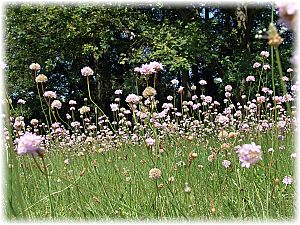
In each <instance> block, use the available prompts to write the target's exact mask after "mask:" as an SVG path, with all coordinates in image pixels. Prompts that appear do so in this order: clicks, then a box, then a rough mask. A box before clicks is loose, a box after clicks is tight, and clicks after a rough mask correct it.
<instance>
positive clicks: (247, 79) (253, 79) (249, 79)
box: [246, 76, 255, 82]
mask: <svg viewBox="0 0 300 225" xmlns="http://www.w3.org/2000/svg"><path fill="white" fill-rule="evenodd" d="M246 81H247V82H250V81H251V82H253V81H255V77H254V76H248V77H247V78H246Z"/></svg>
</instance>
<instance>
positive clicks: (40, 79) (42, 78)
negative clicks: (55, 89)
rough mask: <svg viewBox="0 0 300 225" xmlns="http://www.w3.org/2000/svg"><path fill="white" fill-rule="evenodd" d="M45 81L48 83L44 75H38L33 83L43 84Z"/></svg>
mask: <svg viewBox="0 0 300 225" xmlns="http://www.w3.org/2000/svg"><path fill="white" fill-rule="evenodd" d="M46 81H48V77H46V76H45V75H44V74H39V75H38V76H37V77H36V78H35V82H37V83H45V82H46Z"/></svg>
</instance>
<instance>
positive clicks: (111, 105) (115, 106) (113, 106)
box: [110, 103, 119, 112]
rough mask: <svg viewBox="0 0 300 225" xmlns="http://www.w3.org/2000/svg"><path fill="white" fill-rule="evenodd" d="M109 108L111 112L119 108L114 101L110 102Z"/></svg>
mask: <svg viewBox="0 0 300 225" xmlns="http://www.w3.org/2000/svg"><path fill="white" fill-rule="evenodd" d="M110 108H111V111H112V112H116V111H117V110H119V105H118V104H116V103H111V104H110Z"/></svg>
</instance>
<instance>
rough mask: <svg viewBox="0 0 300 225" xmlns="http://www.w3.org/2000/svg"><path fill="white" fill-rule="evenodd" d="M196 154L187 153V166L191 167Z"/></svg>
mask: <svg viewBox="0 0 300 225" xmlns="http://www.w3.org/2000/svg"><path fill="white" fill-rule="evenodd" d="M197 156H198V154H197V153H196V152H190V153H189V166H191V164H192V162H193V161H194V159H196V158H197Z"/></svg>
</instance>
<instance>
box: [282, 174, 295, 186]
mask: <svg viewBox="0 0 300 225" xmlns="http://www.w3.org/2000/svg"><path fill="white" fill-rule="evenodd" d="M293 182H294V180H293V178H292V177H291V176H285V177H284V178H283V180H282V183H284V184H285V185H290V184H292V183H293Z"/></svg>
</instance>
